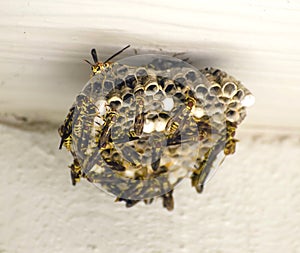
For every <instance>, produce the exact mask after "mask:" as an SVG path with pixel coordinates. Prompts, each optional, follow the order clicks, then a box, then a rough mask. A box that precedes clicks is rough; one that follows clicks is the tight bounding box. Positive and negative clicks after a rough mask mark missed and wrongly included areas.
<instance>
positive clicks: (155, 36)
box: [0, 0, 300, 253]
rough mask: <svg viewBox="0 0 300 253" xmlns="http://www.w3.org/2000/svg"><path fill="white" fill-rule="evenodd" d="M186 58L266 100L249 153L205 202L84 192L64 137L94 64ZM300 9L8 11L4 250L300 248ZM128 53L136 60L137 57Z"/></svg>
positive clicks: (244, 138)
mask: <svg viewBox="0 0 300 253" xmlns="http://www.w3.org/2000/svg"><path fill="white" fill-rule="evenodd" d="M127 44H131V45H132V48H133V49H136V50H137V51H138V53H144V52H149V51H151V52H160V51H161V50H162V51H163V52H164V53H168V54H173V53H175V52H176V53H177V52H184V53H185V54H184V55H183V58H184V57H185V56H188V57H190V60H191V61H192V63H193V64H194V65H196V66H199V67H204V66H215V67H220V68H222V69H224V70H226V71H227V72H229V73H230V74H232V75H234V76H236V77H238V78H239V79H240V80H242V81H243V82H244V83H245V85H246V86H247V87H248V88H249V89H250V90H251V91H252V92H253V93H254V95H255V96H256V104H255V106H254V107H253V108H250V110H249V114H248V117H247V118H246V120H245V122H244V124H243V125H242V126H241V129H240V131H239V135H238V137H239V139H240V140H241V142H240V143H238V149H237V152H236V154H235V155H234V156H232V157H229V158H228V159H227V160H226V161H225V163H224V165H223V166H222V169H221V170H220V171H219V172H218V173H217V174H216V176H215V177H214V178H213V180H212V181H211V183H210V184H209V185H208V186H207V188H206V190H205V192H204V194H202V195H198V194H196V193H195V192H194V191H193V190H192V189H191V188H190V186H189V183H188V182H186V184H183V185H181V186H180V187H179V188H178V189H177V190H176V192H175V204H176V206H175V210H174V211H173V212H172V213H168V212H167V211H166V210H164V209H162V207H161V203H160V201H157V202H156V203H155V204H154V205H150V206H144V205H143V204H140V205H138V206H136V207H134V208H132V209H126V208H124V206H123V204H122V203H114V202H113V199H111V198H110V197H109V196H107V195H106V194H104V193H102V192H101V191H99V190H98V189H97V188H95V187H94V186H93V185H91V184H89V183H87V182H84V181H83V182H82V183H80V184H79V185H78V186H77V187H75V188H74V187H72V186H71V185H70V180H69V171H68V169H67V165H68V164H69V163H70V162H71V157H70V155H68V154H67V152H66V151H58V150H57V145H58V142H59V138H58V135H57V127H58V125H59V124H60V123H61V122H62V121H63V119H64V117H65V114H66V113H67V111H68V109H69V107H70V105H71V104H72V102H73V99H74V98H75V96H76V94H77V93H78V92H79V91H80V90H81V88H82V86H83V85H84V83H85V82H86V81H87V80H88V76H89V68H88V66H87V65H86V64H84V63H83V62H82V59H86V58H89V51H90V49H91V48H92V47H96V48H97V49H99V50H100V51H101V55H102V57H103V59H104V58H106V57H108V56H109V55H110V54H112V53H114V52H115V51H116V50H117V49H120V48H122V47H123V46H125V45H127ZM299 45H300V1H298V0H290V1H283V0H272V1H267V0H265V1H259V0H252V1H251V0H245V1H234V0H229V1H221V0H213V1H200V0H198V1H196V0H195V1H192V0H186V1H177V0H174V1H171V0H170V1H169V0H166V1H155V0H152V1H146V0H143V1H129V0H128V1H121V0H120V1H116V0H114V1H99V0H98V1H95V0H89V1H80V0H73V1H67V0H65V1H55V0H54V1H37V0H33V1H22V0H12V1H4V0H2V1H0V122H1V124H0V136H1V141H0V168H1V169H0V176H1V179H2V180H1V184H0V203H1V204H0V205H1V206H0V252H1V253H24V252H25V253H27V252H30V253H32V252H33V253H35V252H39V253H40V252H43V253H47V252H49V253H50V252H51V253H53V252H55V253H56V252H74V253H81V252H82V253H83V252H85V253H89V252H101V253H102V252H103V253H106V252H124V251H125V252H147V253H160V252H161V253H164V252H175V253H176V252H196V253H198V252H199V253H200V252H220V253H225V252H230V253H232V252H233V253H234V252H263V253H265V252H266V253H268V252H272V253H277V252H278V253H279V252H295V253H296V252H299V251H300V242H299V239H298V238H299V234H300V231H299V230H300V197H299V189H300V179H299V178H300V177H299V169H300V168H299V167H300V165H299V164H300V136H299V133H300V131H299V130H300V116H299V109H300V102H299V97H300V85H299V83H300V75H299V69H300V47H299ZM133 49H131V50H128V51H126V52H125V53H124V54H123V55H122V57H124V56H128V55H132V54H134V50H133Z"/></svg>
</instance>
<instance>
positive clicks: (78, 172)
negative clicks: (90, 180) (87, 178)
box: [69, 158, 82, 185]
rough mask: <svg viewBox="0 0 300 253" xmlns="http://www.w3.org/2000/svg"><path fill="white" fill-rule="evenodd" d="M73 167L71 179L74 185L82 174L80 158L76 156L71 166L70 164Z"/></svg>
mask: <svg viewBox="0 0 300 253" xmlns="http://www.w3.org/2000/svg"><path fill="white" fill-rule="evenodd" d="M69 168H70V169H71V171H70V172H71V180H72V185H76V183H78V182H79V181H80V177H81V176H82V171H81V167H80V164H79V162H78V160H77V159H76V158H75V159H74V161H73V163H72V164H71V166H69Z"/></svg>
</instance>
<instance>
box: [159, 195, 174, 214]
mask: <svg viewBox="0 0 300 253" xmlns="http://www.w3.org/2000/svg"><path fill="white" fill-rule="evenodd" d="M162 198H163V207H164V208H167V210H168V211H172V210H173V209H174V199H173V190H172V191H169V192H168V193H166V194H164V195H162Z"/></svg>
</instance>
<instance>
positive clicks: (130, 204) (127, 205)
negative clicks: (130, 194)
mask: <svg viewBox="0 0 300 253" xmlns="http://www.w3.org/2000/svg"><path fill="white" fill-rule="evenodd" d="M118 201H124V202H125V203H126V207H127V208H129V207H133V206H134V205H135V204H137V203H138V202H140V200H133V199H123V198H116V200H115V202H118Z"/></svg>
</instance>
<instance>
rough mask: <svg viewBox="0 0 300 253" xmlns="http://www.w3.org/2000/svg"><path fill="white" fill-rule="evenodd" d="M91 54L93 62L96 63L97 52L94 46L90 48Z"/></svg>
mask: <svg viewBox="0 0 300 253" xmlns="http://www.w3.org/2000/svg"><path fill="white" fill-rule="evenodd" d="M91 55H92V58H93V61H94V63H95V64H97V63H98V56H97V52H96V49H95V48H93V49H92V50H91Z"/></svg>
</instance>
